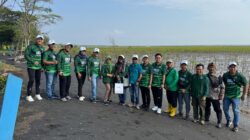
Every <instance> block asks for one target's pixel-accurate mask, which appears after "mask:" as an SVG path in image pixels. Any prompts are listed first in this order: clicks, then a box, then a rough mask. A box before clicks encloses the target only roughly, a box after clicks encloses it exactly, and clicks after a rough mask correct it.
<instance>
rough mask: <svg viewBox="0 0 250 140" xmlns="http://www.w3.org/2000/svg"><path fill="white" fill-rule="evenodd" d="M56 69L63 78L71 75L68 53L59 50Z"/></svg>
mask: <svg viewBox="0 0 250 140" xmlns="http://www.w3.org/2000/svg"><path fill="white" fill-rule="evenodd" d="M57 61H58V64H57V69H58V71H59V72H63V76H70V75H71V65H70V64H71V56H70V54H69V53H68V52H65V51H64V50H61V51H60V52H59V53H58V54H57Z"/></svg>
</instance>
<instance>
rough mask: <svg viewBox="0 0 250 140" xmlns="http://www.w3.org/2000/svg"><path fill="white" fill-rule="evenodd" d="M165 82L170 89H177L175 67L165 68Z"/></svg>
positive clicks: (177, 75) (177, 76) (177, 74)
mask: <svg viewBox="0 0 250 140" xmlns="http://www.w3.org/2000/svg"><path fill="white" fill-rule="evenodd" d="M165 80H166V81H165V84H166V85H167V87H168V90H170V91H177V85H178V80H179V73H178V72H177V70H176V69H175V68H171V69H169V70H167V74H166V79H165Z"/></svg>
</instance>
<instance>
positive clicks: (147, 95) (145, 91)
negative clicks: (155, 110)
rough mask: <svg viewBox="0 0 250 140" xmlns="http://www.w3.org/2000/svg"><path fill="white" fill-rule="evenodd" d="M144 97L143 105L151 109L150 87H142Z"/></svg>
mask: <svg viewBox="0 0 250 140" xmlns="http://www.w3.org/2000/svg"><path fill="white" fill-rule="evenodd" d="M140 89H141V96H142V105H143V106H145V107H147V108H149V106H150V100H151V98H150V90H149V88H148V87H140Z"/></svg>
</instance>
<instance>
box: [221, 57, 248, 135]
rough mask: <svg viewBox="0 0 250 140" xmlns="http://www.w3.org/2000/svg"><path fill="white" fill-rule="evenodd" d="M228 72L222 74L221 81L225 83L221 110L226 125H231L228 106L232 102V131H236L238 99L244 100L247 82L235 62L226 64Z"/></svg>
mask: <svg viewBox="0 0 250 140" xmlns="http://www.w3.org/2000/svg"><path fill="white" fill-rule="evenodd" d="M228 70H229V71H228V72H226V73H224V74H223V82H224V84H225V97H224V100H223V110H224V114H225V117H226V120H227V124H226V126H227V127H230V126H231V125H232V121H231V117H230V114H229V108H230V105H231V104H232V109H233V113H234V119H233V125H234V126H233V129H232V130H233V131H234V132H237V131H238V127H239V122H240V109H239V107H240V99H241V100H242V101H244V100H245V96H246V94H247V90H248V84H247V83H248V82H247V80H246V77H245V76H243V75H242V74H241V73H239V72H238V71H237V63H236V62H230V63H229V65H228ZM242 86H243V94H242V95H241V91H240V90H241V87H242Z"/></svg>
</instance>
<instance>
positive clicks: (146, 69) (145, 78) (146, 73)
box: [140, 64, 152, 87]
mask: <svg viewBox="0 0 250 140" xmlns="http://www.w3.org/2000/svg"><path fill="white" fill-rule="evenodd" d="M141 67H142V78H141V81H140V86H141V87H148V86H149V81H150V75H151V67H152V66H151V64H147V65H146V64H141Z"/></svg>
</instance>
